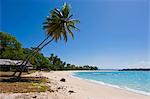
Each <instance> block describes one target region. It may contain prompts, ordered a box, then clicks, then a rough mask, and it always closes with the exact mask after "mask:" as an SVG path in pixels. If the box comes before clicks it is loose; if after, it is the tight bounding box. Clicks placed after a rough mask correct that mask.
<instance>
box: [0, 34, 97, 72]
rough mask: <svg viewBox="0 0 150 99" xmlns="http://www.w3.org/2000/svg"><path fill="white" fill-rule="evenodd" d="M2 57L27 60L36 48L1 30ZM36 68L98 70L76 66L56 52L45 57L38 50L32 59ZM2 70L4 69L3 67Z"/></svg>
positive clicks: (86, 66) (0, 54)
mask: <svg viewBox="0 0 150 99" xmlns="http://www.w3.org/2000/svg"><path fill="white" fill-rule="evenodd" d="M0 38H1V39H0V59H12V60H25V59H26V57H28V56H29V55H31V54H32V53H33V52H34V51H35V48H33V47H31V48H23V47H22V46H21V43H20V42H19V41H18V40H17V39H16V38H15V37H14V36H12V35H10V34H8V33H4V32H0ZM30 63H31V64H32V65H33V67H34V69H35V70H97V69H98V68H97V67H96V66H89V65H85V66H76V65H74V64H70V63H67V62H65V61H63V60H61V58H59V57H58V56H57V55H55V54H53V53H52V54H51V55H50V56H49V57H45V56H44V55H43V53H41V52H36V56H35V57H32V59H30ZM1 70H2V69H1Z"/></svg>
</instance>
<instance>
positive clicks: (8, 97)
mask: <svg viewBox="0 0 150 99" xmlns="http://www.w3.org/2000/svg"><path fill="white" fill-rule="evenodd" d="M72 72H75V71H52V72H35V73H33V74H30V75H29V76H44V77H48V78H49V79H50V82H49V83H48V84H49V86H50V88H51V89H53V90H55V91H54V92H42V93H7V94H4V93H3V94H2V93H1V94H0V99H33V98H36V99H150V96H147V95H142V94H138V93H134V92H130V91H127V90H123V89H119V88H114V87H110V86H106V85H100V84H96V83H92V82H90V81H87V80H82V79H78V78H75V77H72V76H71V73H72ZM61 78H65V80H66V81H65V82H61V81H60V79H61Z"/></svg>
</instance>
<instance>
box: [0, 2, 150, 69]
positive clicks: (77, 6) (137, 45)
mask: <svg viewBox="0 0 150 99" xmlns="http://www.w3.org/2000/svg"><path fill="white" fill-rule="evenodd" d="M64 2H68V3H70V4H71V7H72V12H73V14H74V17H75V18H77V19H79V20H80V21H81V23H80V24H78V25H77V26H78V27H79V28H80V31H77V32H75V33H74V34H75V40H72V39H69V41H68V42H67V43H64V42H63V41H60V42H58V43H55V42H53V43H51V44H49V45H48V46H47V47H45V48H44V49H43V50H42V52H43V53H44V55H45V56H50V54H51V53H55V54H57V55H58V56H59V57H60V58H62V60H64V61H66V62H68V63H72V64H77V65H86V64H89V65H97V66H99V67H101V68H135V67H150V64H149V58H148V56H149V55H150V54H149V53H148V47H149V43H148V42H149V41H148V40H149V36H148V35H149V30H150V29H149V28H150V27H149V20H148V17H149V10H148V9H149V8H148V7H149V4H150V3H149V0H1V9H2V10H1V13H2V14H1V19H2V22H1V30H2V31H4V32H7V33H10V34H12V35H14V36H15V37H16V38H17V39H18V40H19V41H20V42H21V43H22V45H23V47H35V46H36V45H38V44H39V43H40V42H41V41H42V40H43V39H44V38H45V34H44V31H43V30H42V23H43V22H44V20H45V17H46V16H48V15H49V11H50V10H52V9H53V8H55V7H57V8H60V7H61V6H62V5H63V3H64Z"/></svg>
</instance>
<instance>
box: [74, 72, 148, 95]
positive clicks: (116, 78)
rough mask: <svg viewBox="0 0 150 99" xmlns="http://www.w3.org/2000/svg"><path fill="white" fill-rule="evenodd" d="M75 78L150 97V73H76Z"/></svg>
mask: <svg viewBox="0 0 150 99" xmlns="http://www.w3.org/2000/svg"><path fill="white" fill-rule="evenodd" d="M73 76H74V77H77V78H80V79H86V80H90V81H92V82H95V83H97V84H104V85H107V86H112V87H116V88H121V89H126V90H129V91H134V92H136V93H140V94H144V95H150V71H111V72H102V71H100V72H75V73H74V74H73ZM100 90H101V89H100Z"/></svg>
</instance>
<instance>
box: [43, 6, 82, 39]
mask: <svg viewBox="0 0 150 99" xmlns="http://www.w3.org/2000/svg"><path fill="white" fill-rule="evenodd" d="M70 9H71V7H70V5H69V4H67V3H65V4H64V5H63V7H62V8H61V9H56V8H55V9H54V10H52V11H51V12H50V16H48V17H47V18H46V22H44V23H43V29H44V30H45V31H46V34H47V36H50V37H51V38H52V39H53V40H55V41H56V42H57V41H58V40H61V38H63V39H64V41H65V42H67V40H68V37H67V35H68V34H70V36H71V37H72V38H74V34H73V32H72V29H74V30H79V29H78V28H77V27H76V26H75V24H76V23H79V20H76V19H73V18H72V17H73V15H72V14H71V13H70V11H71V10H70Z"/></svg>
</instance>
